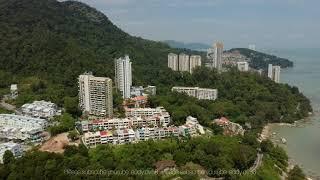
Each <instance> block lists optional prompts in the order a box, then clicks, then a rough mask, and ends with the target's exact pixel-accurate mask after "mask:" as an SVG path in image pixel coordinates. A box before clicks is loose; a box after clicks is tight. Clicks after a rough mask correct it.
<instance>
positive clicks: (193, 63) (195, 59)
mask: <svg viewBox="0 0 320 180" xmlns="http://www.w3.org/2000/svg"><path fill="white" fill-rule="evenodd" d="M198 66H201V56H199V55H192V56H191V57H190V73H192V72H193V70H194V68H196V67H198Z"/></svg>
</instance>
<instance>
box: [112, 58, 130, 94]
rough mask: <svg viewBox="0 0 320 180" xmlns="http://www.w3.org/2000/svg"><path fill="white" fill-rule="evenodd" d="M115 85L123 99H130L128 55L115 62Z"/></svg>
mask: <svg viewBox="0 0 320 180" xmlns="http://www.w3.org/2000/svg"><path fill="white" fill-rule="evenodd" d="M115 84H116V88H117V89H118V90H119V91H120V92H121V93H122V97H123V98H124V99H128V98H130V89H131V86H132V69H131V61H130V58H129V56H128V55H126V56H125V57H124V58H123V57H121V58H119V59H116V60H115Z"/></svg>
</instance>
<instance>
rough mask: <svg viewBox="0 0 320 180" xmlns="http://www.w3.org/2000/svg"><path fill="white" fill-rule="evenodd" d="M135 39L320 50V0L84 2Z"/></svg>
mask: <svg viewBox="0 0 320 180" xmlns="http://www.w3.org/2000/svg"><path fill="white" fill-rule="evenodd" d="M79 1H81V2H84V3H86V4H88V5H90V6H92V7H94V8H96V9H97V10H99V11H101V12H103V13H104V14H105V15H106V16H108V18H109V19H110V20H111V21H112V22H113V23H114V24H116V25H117V26H118V27H120V28H121V29H122V30H124V31H126V32H128V33H130V34H131V35H135V36H139V37H142V38H146V39H151V40H177V41H182V42H200V43H205V44H209V45H211V44H213V42H215V41H222V42H223V43H224V44H225V46H226V47H227V48H234V47H248V45H249V44H255V45H256V47H257V48H258V49H259V48H319V47H320V23H319V21H320V10H319V7H320V0H79Z"/></svg>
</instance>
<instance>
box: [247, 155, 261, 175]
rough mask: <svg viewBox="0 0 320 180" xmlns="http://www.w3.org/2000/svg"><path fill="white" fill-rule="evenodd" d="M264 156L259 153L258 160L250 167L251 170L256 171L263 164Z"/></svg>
mask: <svg viewBox="0 0 320 180" xmlns="http://www.w3.org/2000/svg"><path fill="white" fill-rule="evenodd" d="M262 158H263V154H261V153H258V154H257V158H256V161H255V162H254V164H253V166H251V168H250V169H249V171H250V172H254V171H256V170H257V169H258V168H259V167H260V166H261V165H262Z"/></svg>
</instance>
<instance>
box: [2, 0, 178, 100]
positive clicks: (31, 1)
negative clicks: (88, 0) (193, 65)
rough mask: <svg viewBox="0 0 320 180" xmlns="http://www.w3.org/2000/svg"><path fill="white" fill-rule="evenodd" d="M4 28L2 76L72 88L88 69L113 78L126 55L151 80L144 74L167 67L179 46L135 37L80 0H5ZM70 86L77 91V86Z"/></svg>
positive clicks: (140, 77) (139, 74)
mask: <svg viewBox="0 0 320 180" xmlns="http://www.w3.org/2000/svg"><path fill="white" fill-rule="evenodd" d="M0 27H1V28H0V64H1V66H0V71H2V75H3V74H4V73H11V74H16V75H17V76H20V77H21V75H23V76H24V77H27V76H36V77H41V78H42V79H45V80H48V81H50V82H53V83H58V84H61V83H62V84H63V85H64V88H66V89H67V91H68V88H69V87H73V86H76V83H75V82H76V78H77V76H78V75H79V74H81V73H83V72H84V71H87V70H89V71H93V73H94V74H95V75H98V76H109V77H113V71H114V70H113V60H114V58H116V57H120V56H124V54H129V55H130V57H131V58H132V59H133V64H134V71H135V72H134V74H135V78H136V81H135V82H137V81H138V82H141V81H143V82H145V80H144V75H145V74H148V71H150V72H152V70H153V69H154V68H162V67H165V66H166V64H167V63H166V61H167V59H166V57H167V53H168V52H170V51H175V50H174V49H171V48H170V47H169V46H168V45H166V44H164V43H160V42H155V41H149V40H144V39H141V38H139V37H132V36H130V35H129V34H127V33H125V32H123V31H122V30H121V29H119V28H117V27H116V26H115V25H114V24H112V22H111V21H109V19H108V18H107V17H106V16H105V15H104V14H102V13H100V12H98V11H96V10H95V9H93V8H91V7H89V6H87V5H85V4H83V3H80V2H74V1H67V2H58V1H56V0H10V1H8V0H0ZM142 69H143V71H142ZM0 75H1V73H0ZM3 76H4V75H3ZM7 77H10V76H9V75H8V74H7ZM5 79H7V78H5ZM0 84H1V83H0ZM7 85H8V84H3V83H2V84H1V86H3V87H5V86H7ZM70 91H73V92H70V93H71V94H74V95H76V91H75V88H70Z"/></svg>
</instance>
